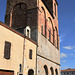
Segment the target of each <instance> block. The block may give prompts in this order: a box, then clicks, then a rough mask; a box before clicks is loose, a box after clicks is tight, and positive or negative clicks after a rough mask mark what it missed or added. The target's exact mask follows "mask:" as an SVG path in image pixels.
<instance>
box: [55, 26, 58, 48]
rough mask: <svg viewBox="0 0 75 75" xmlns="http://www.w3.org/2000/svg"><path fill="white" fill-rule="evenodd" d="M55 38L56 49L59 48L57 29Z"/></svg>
mask: <svg viewBox="0 0 75 75" xmlns="http://www.w3.org/2000/svg"><path fill="white" fill-rule="evenodd" d="M55 37H56V40H55V41H56V47H57V48H58V31H57V28H56V27H55Z"/></svg>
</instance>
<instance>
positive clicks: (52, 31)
mask: <svg viewBox="0 0 75 75" xmlns="http://www.w3.org/2000/svg"><path fill="white" fill-rule="evenodd" d="M49 22H50V23H49V24H50V28H51V42H52V43H53V44H54V43H55V36H54V28H53V23H52V20H51V18H50V17H49Z"/></svg>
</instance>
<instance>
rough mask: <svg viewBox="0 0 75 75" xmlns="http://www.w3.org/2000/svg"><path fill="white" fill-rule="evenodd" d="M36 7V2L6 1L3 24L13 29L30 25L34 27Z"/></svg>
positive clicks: (34, 0)
mask: <svg viewBox="0 0 75 75" xmlns="http://www.w3.org/2000/svg"><path fill="white" fill-rule="evenodd" d="M36 7H37V1H36V0H31V1H30V0H7V8H6V15H5V23H6V24H7V25H9V26H10V27H13V28H14V29H18V28H22V27H26V26H28V25H29V26H31V24H32V23H33V26H34V22H33V14H34V13H35V12H36ZM32 12H34V13H32ZM34 19H35V18H34ZM31 22H32V23H31Z"/></svg>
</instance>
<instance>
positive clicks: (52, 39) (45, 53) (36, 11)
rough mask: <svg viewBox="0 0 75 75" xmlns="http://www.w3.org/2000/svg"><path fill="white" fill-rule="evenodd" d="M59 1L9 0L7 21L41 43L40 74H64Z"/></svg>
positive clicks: (38, 66)
mask: <svg viewBox="0 0 75 75" xmlns="http://www.w3.org/2000/svg"><path fill="white" fill-rule="evenodd" d="M57 6H58V3H57V0H7V8H6V15H5V23H6V24H7V25H9V26H10V27H12V28H14V29H16V30H18V31H19V32H20V33H22V34H24V29H25V28H26V26H29V27H30V29H31V39H33V40H34V41H35V42H36V43H37V44H38V46H37V59H36V60H37V62H36V63H37V65H36V70H37V71H36V74H37V75H60V50H59V29H58V11H57Z"/></svg>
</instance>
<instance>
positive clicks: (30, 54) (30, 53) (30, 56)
mask: <svg viewBox="0 0 75 75" xmlns="http://www.w3.org/2000/svg"><path fill="white" fill-rule="evenodd" d="M29 59H32V50H31V49H30V50H29Z"/></svg>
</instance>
